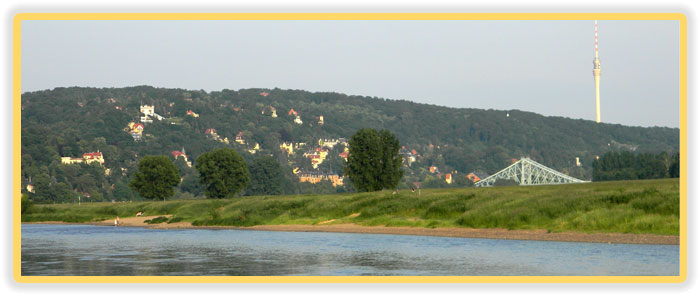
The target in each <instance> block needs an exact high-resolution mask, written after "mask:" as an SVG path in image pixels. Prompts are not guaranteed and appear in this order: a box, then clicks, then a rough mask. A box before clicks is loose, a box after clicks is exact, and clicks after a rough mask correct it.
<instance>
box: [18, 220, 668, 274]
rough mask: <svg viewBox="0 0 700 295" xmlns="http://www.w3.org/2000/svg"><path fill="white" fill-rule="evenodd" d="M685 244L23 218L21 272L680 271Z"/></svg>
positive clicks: (611, 272)
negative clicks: (209, 227)
mask: <svg viewBox="0 0 700 295" xmlns="http://www.w3.org/2000/svg"><path fill="white" fill-rule="evenodd" d="M679 255H680V254H679V246H677V245H633V244H596V243H571V242H544V241H518V240H491V239H470V238H446V237H423V236H404V235H377V234H346V233H318V232H271V231H253V230H205V229H187V230H180V229H178V230H173V229H168V230H157V229H146V228H138V227H110V226H93V225H49V224H22V275H23V276H251V275H255V276H258V275H259V276H277V275H282V276H286V275H292V276H307V275H314V276H317V275H329V276H364V275H378V276H397V275H398V276H402V275H419V276H431V275H440V276H453V275H456V276H487V275H488V276H531V275H537V276H562V275H563V276H623V275H624V276H638V275H643V276H647V275H648V276H678V275H679V259H680V258H679Z"/></svg>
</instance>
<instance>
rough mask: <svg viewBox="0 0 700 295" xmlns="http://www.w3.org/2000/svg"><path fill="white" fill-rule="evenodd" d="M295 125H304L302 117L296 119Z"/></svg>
mask: <svg viewBox="0 0 700 295" xmlns="http://www.w3.org/2000/svg"><path fill="white" fill-rule="evenodd" d="M294 123H296V124H297V125H301V124H304V122H303V121H301V117H299V116H297V117H296V118H294Z"/></svg>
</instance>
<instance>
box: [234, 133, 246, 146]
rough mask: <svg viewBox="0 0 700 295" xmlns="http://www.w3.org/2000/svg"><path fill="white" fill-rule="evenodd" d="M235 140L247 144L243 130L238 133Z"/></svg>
mask: <svg viewBox="0 0 700 295" xmlns="http://www.w3.org/2000/svg"><path fill="white" fill-rule="evenodd" d="M234 141H235V142H237V143H238V144H245V139H243V132H238V134H236V138H235V139H234Z"/></svg>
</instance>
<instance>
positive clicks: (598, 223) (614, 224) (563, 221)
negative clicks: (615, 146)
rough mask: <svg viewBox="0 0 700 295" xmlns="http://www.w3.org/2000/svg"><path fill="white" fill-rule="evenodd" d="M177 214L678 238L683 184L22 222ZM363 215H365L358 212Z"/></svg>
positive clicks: (319, 198)
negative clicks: (680, 188) (614, 233)
mask: <svg viewBox="0 0 700 295" xmlns="http://www.w3.org/2000/svg"><path fill="white" fill-rule="evenodd" d="M138 211H143V212H144V215H149V216H159V215H172V217H171V218H169V219H168V218H159V219H158V220H153V221H154V222H178V221H186V222H192V224H193V225H232V226H252V225H263V224H264V225H272V224H335V223H355V224H359V225H368V226H371V225H385V226H411V227H431V228H432V227H470V228H507V229H547V230H549V231H552V232H562V231H576V232H589V233H591V232H603V233H612V232H616V233H634V234H662V235H678V234H679V211H680V194H679V181H678V179H660V180H642V181H616V182H600V183H585V184H570V185H553V186H531V187H494V188H460V189H429V190H423V191H422V193H421V196H420V197H418V192H415V193H412V192H410V191H401V192H400V193H399V194H397V195H392V193H391V192H390V191H381V192H373V193H357V194H339V195H301V196H253V197H241V198H235V199H225V200H186V201H185V200H183V201H167V202H162V201H160V202H134V203H116V204H111V203H83V204H82V205H81V206H77V205H76V204H56V205H34V206H33V207H31V208H30V209H29V210H28V212H26V213H25V214H23V215H22V221H23V222H32V221H64V222H92V221H99V220H105V219H111V218H114V217H115V216H117V215H118V216H122V217H128V216H134V214H135V213H136V212H138ZM358 213H359V215H358Z"/></svg>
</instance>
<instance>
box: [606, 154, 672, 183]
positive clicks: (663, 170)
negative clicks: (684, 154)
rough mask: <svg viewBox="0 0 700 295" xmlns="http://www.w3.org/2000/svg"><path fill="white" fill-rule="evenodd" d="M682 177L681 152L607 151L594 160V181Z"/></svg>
mask: <svg viewBox="0 0 700 295" xmlns="http://www.w3.org/2000/svg"><path fill="white" fill-rule="evenodd" d="M667 177H670V178H678V177H680V153H674V154H672V155H671V156H669V155H668V154H667V153H665V152H663V153H659V154H652V153H639V154H634V153H631V152H626V151H625V152H607V153H605V154H604V155H603V156H602V157H600V158H599V159H596V160H594V161H593V181H606V180H633V179H654V178H667Z"/></svg>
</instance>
